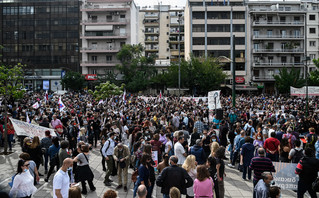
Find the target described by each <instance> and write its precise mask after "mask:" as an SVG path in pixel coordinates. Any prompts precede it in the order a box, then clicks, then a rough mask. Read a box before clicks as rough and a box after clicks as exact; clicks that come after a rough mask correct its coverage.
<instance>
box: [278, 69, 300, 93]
mask: <svg viewBox="0 0 319 198" xmlns="http://www.w3.org/2000/svg"><path fill="white" fill-rule="evenodd" d="M274 78H275V80H276V82H275V86H276V88H277V90H278V91H279V93H282V94H288V93H289V92H290V87H296V88H300V87H302V86H304V85H305V83H306V80H305V79H302V78H301V77H300V69H296V68H294V67H292V68H291V69H289V70H288V69H287V68H286V67H284V68H282V69H280V70H279V75H274Z"/></svg>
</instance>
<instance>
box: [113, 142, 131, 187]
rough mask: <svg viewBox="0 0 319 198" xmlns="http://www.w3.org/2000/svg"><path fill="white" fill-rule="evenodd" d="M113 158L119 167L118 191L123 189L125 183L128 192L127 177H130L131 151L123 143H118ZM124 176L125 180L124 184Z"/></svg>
mask: <svg viewBox="0 0 319 198" xmlns="http://www.w3.org/2000/svg"><path fill="white" fill-rule="evenodd" d="M113 158H114V161H115V162H116V163H115V166H117V171H118V172H117V175H118V186H117V187H116V189H117V190H118V189H120V188H122V186H123V185H122V184H123V183H124V192H127V175H128V166H129V162H130V161H129V160H130V151H129V148H128V147H127V146H126V145H123V144H122V143H118V144H117V146H116V147H115V148H114V154H113ZM122 174H123V176H124V180H123V183H122Z"/></svg>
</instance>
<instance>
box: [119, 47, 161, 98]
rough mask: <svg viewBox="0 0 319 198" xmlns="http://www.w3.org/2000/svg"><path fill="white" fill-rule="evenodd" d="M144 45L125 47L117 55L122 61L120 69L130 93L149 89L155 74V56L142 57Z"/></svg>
mask: <svg viewBox="0 0 319 198" xmlns="http://www.w3.org/2000/svg"><path fill="white" fill-rule="evenodd" d="M143 51H144V47H143V46H142V44H137V45H124V46H123V47H122V49H121V50H120V51H119V53H117V55H116V56H117V59H119V60H120V61H121V65H118V69H119V70H120V71H121V72H122V73H123V74H124V83H125V87H126V89H127V90H128V91H131V92H138V91H141V90H145V89H147V88H148V87H149V86H150V84H151V77H152V76H153V75H154V74H155V72H156V69H155V67H154V63H155V58H154V56H150V57H145V56H142V53H143Z"/></svg>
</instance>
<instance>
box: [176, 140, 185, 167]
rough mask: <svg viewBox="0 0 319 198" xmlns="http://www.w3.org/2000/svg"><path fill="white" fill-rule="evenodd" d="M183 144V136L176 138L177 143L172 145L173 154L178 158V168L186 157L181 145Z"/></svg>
mask: <svg viewBox="0 0 319 198" xmlns="http://www.w3.org/2000/svg"><path fill="white" fill-rule="evenodd" d="M183 143H184V136H180V137H178V142H176V143H175V145H174V153H175V155H176V156H177V158H178V162H177V165H178V166H181V165H183V163H184V161H185V160H186V156H187V153H186V152H185V149H184V147H183V145H182V144H183Z"/></svg>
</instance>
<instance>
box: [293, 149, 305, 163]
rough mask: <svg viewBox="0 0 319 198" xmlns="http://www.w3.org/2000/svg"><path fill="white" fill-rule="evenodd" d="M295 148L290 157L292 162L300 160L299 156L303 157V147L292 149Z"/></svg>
mask: <svg viewBox="0 0 319 198" xmlns="http://www.w3.org/2000/svg"><path fill="white" fill-rule="evenodd" d="M294 150H295V154H294V156H293V157H292V159H291V162H292V163H298V162H299V161H300V160H301V158H303V157H304V154H303V149H301V150H299V151H298V150H296V149H294Z"/></svg>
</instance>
